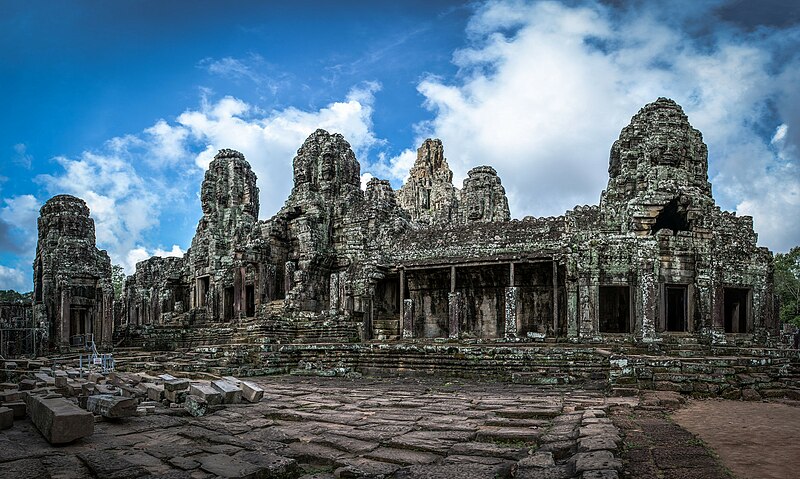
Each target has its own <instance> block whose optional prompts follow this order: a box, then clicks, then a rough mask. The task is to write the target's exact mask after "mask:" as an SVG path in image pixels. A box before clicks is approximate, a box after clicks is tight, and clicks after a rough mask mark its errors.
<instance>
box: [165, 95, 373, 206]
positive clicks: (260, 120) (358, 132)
mask: <svg viewBox="0 0 800 479" xmlns="http://www.w3.org/2000/svg"><path fill="white" fill-rule="evenodd" d="M379 88H380V85H378V84H376V83H365V84H363V85H361V86H359V87H356V88H353V89H352V90H351V91H350V93H349V94H348V95H347V98H346V99H345V100H344V101H340V102H333V103H331V104H329V105H326V106H325V107H323V108H320V109H319V110H316V111H304V110H300V109H297V108H286V109H283V110H274V111H271V112H266V113H262V112H259V111H257V110H256V108H254V107H253V106H252V105H249V104H247V103H246V102H244V101H242V100H239V99H237V98H233V97H224V98H222V99H221V100H219V101H218V102H216V103H212V104H208V103H206V104H204V105H203V106H202V108H201V109H199V110H191V111H187V112H184V113H183V114H181V115H180V116H179V117H178V119H177V125H173V128H185V129H186V130H187V131H188V132H189V136H190V137H191V139H192V140H194V141H197V142H201V143H204V144H205V145H206V147H205V149H204V150H203V151H202V152H201V153H199V154H197V155H196V156H195V160H194V161H195V163H196V164H197V166H198V167H200V168H203V169H205V168H207V167H208V164H209V163H210V162H211V160H212V159H213V157H214V154H216V152H217V150H219V149H222V148H233V149H236V150H239V151H240V152H242V153H244V155H245V158H246V159H247V161H248V162H249V163H250V165H251V166H252V167H253V171H255V173H256V176H258V186H259V188H260V189H261V195H260V202H261V213H260V216H261V217H262V218H269V217H270V216H272V215H273V214H275V213H276V212H277V211H278V210H279V209H280V207H281V206H282V205H283V202H284V201H285V200H286V198H287V197H288V196H289V192H290V191H291V187H292V159H293V158H294V156H295V154H296V152H297V149H298V148H299V147H300V146H301V145H302V144H303V141H305V139H306V138H307V137H308V136H309V135H310V134H311V133H313V132H314V130H316V129H317V128H323V129H325V130H328V131H330V132H337V133H341V134H342V135H344V137H345V138H346V139H347V140H348V142H349V143H350V145H351V146H352V147H353V150H354V152H355V153H356V156H357V157H358V158H359V160H360V161H361V163H362V165H364V164H366V163H367V162H368V161H369V151H370V149H371V148H373V147H375V146H376V145H379V144H380V143H381V142H380V140H379V139H377V138H376V137H375V135H374V133H373V131H372V111H373V110H372V105H373V102H374V94H375V92H376V91H377V90H378V89H379Z"/></svg>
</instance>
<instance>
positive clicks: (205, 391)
mask: <svg viewBox="0 0 800 479" xmlns="http://www.w3.org/2000/svg"><path fill="white" fill-rule="evenodd" d="M168 392H169V391H168ZM189 394H190V395H194V396H198V397H201V398H203V399H204V400H205V401H206V402H208V404H209V405H210V406H214V405H217V404H222V393H220V392H219V391H217V390H216V389H214V388H213V387H212V386H211V385H209V384H205V383H195V384H192V385H191V386H189Z"/></svg>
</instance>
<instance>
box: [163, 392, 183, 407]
mask: <svg viewBox="0 0 800 479" xmlns="http://www.w3.org/2000/svg"><path fill="white" fill-rule="evenodd" d="M188 395H189V391H188V390H183V391H164V397H165V398H166V400H167V401H169V402H173V403H176V404H182V403H183V402H184V401H186V396H188Z"/></svg>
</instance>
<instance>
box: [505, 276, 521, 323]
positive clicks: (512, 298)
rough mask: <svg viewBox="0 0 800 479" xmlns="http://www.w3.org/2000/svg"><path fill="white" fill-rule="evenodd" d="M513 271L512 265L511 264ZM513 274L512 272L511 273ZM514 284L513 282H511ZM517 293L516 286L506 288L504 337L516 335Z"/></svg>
mask: <svg viewBox="0 0 800 479" xmlns="http://www.w3.org/2000/svg"><path fill="white" fill-rule="evenodd" d="M512 271H513V265H512ZM512 274H513V273H512ZM511 284H514V283H511ZM518 294H519V291H518V288H517V287H516V286H510V287H508V288H506V310H505V325H506V333H505V336H506V338H516V337H517V331H518V329H517V296H518Z"/></svg>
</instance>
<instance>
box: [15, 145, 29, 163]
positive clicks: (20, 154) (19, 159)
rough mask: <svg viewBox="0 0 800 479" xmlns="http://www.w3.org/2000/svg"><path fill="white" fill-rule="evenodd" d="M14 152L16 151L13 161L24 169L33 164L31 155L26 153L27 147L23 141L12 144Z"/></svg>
mask: <svg viewBox="0 0 800 479" xmlns="http://www.w3.org/2000/svg"><path fill="white" fill-rule="evenodd" d="M14 153H16V155H15V156H14V163H16V164H17V165H19V166H21V167H23V168H26V169H30V168H31V165H32V164H33V155H31V154H30V153H28V147H27V146H26V145H25V143H17V144H16V145H14Z"/></svg>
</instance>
